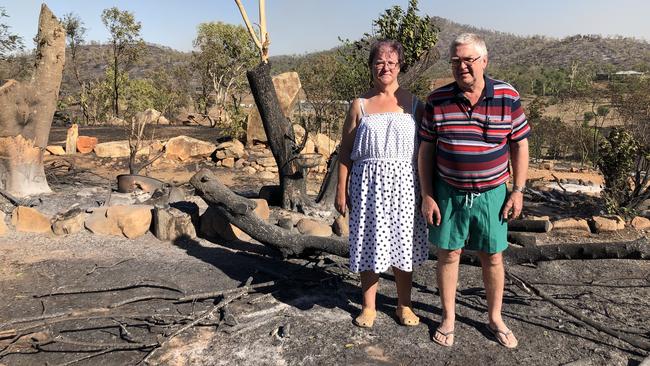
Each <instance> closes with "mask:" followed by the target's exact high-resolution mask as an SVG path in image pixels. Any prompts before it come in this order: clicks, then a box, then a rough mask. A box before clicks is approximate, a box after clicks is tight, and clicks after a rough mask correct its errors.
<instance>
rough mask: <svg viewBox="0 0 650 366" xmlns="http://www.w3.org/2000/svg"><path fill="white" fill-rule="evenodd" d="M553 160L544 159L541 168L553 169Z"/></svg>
mask: <svg viewBox="0 0 650 366" xmlns="http://www.w3.org/2000/svg"><path fill="white" fill-rule="evenodd" d="M553 166H554V164H553V162H552V161H543V162H542V163H541V165H540V168H541V169H546V170H553Z"/></svg>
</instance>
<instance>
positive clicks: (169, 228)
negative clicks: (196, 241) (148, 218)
mask: <svg viewBox="0 0 650 366" xmlns="http://www.w3.org/2000/svg"><path fill="white" fill-rule="evenodd" d="M196 211H197V213H198V207H197V209H196ZM152 232H153V234H154V235H155V236H156V238H158V239H159V240H163V241H167V240H170V241H173V240H176V239H178V238H180V237H188V238H192V239H193V238H196V229H195V228H194V223H193V222H192V216H191V215H190V214H188V213H186V212H183V211H181V210H179V209H178V208H175V207H167V208H160V207H155V208H154V209H153V225H152Z"/></svg>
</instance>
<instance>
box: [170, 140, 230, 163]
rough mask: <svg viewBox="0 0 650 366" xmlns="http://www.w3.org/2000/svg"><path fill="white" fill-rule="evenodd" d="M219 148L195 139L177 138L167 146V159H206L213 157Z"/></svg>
mask: <svg viewBox="0 0 650 366" xmlns="http://www.w3.org/2000/svg"><path fill="white" fill-rule="evenodd" d="M216 149H217V146H216V145H215V144H213V143H210V142H205V141H201V140H199V139H195V138H193V137H188V136H177V137H173V138H171V139H169V141H167V143H166V144H165V157H167V158H171V159H178V160H187V159H190V158H204V157H207V156H210V155H212V153H213V152H214V151H215V150H216Z"/></svg>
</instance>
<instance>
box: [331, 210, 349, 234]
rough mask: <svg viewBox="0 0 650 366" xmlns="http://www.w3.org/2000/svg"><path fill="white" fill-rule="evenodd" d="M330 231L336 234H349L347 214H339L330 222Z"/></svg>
mask: <svg viewBox="0 0 650 366" xmlns="http://www.w3.org/2000/svg"><path fill="white" fill-rule="evenodd" d="M332 231H333V232H334V234H336V235H338V236H348V235H350V225H349V222H348V216H347V215H339V216H338V217H337V218H336V219H334V223H332Z"/></svg>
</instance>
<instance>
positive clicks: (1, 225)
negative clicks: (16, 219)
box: [0, 211, 9, 236]
mask: <svg viewBox="0 0 650 366" xmlns="http://www.w3.org/2000/svg"><path fill="white" fill-rule="evenodd" d="M5 216H6V215H5V213H4V212H2V211H0V236H3V235H5V234H6V233H7V231H9V228H7V223H6V222H5Z"/></svg>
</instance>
